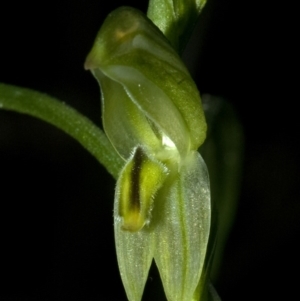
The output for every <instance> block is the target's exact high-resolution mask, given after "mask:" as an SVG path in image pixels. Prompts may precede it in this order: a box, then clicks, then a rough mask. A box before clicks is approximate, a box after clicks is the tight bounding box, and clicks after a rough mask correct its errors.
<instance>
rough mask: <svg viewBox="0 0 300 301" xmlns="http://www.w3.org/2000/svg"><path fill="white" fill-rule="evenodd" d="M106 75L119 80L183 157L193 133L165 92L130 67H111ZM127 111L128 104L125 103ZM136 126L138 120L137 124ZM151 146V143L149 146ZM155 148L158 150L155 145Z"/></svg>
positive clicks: (106, 71)
mask: <svg viewBox="0 0 300 301" xmlns="http://www.w3.org/2000/svg"><path fill="white" fill-rule="evenodd" d="M104 72H105V74H106V75H107V76H108V77H110V78H111V79H113V80H114V81H116V82H118V83H120V84H121V85H122V86H123V88H124V90H125V91H126V92H127V94H128V96H129V97H130V99H131V100H132V102H133V103H134V104H135V105H136V106H137V108H138V109H139V110H140V111H141V113H142V114H143V115H144V116H146V117H147V118H148V119H149V120H151V121H152V123H153V124H154V125H155V126H156V128H157V129H158V130H159V132H160V133H161V136H162V135H166V136H167V137H169V139H170V140H172V141H173V143H174V144H175V145H176V147H177V149H178V151H179V152H180V154H181V155H182V156H185V155H186V153H187V152H188V151H189V148H190V134H189V131H188V128H187V127H186V123H185V121H184V120H183V118H182V115H181V114H180V112H179V111H178V110H177V108H176V106H175V104H174V103H173V102H172V101H171V99H170V98H169V97H168V95H166V93H165V92H164V91H163V90H162V89H160V88H159V87H158V86H156V85H154V84H153V82H152V81H150V80H149V79H148V78H146V77H145V76H144V75H143V74H142V73H141V72H139V71H138V70H136V69H134V68H132V67H127V66H109V67H105V68H104ZM122 108H123V110H124V112H126V110H127V109H126V106H125V105H124V104H123V106H122ZM135 125H136V126H137V127H138V126H139V124H138V123H136V124H135ZM146 146H148V145H146ZM152 151H155V149H154V148H152Z"/></svg>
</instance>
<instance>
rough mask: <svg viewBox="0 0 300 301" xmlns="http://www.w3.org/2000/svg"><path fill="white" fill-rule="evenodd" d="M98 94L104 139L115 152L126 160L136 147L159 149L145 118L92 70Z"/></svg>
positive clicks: (119, 88)
mask: <svg viewBox="0 0 300 301" xmlns="http://www.w3.org/2000/svg"><path fill="white" fill-rule="evenodd" d="M93 73H94V75H95V76H96V77H97V79H98V82H99V84H100V87H101V91H102V119H103V127H104V130H105V133H106V135H107V137H108V138H109V140H110V142H111V143H112V145H113V146H114V147H115V149H116V150H117V152H118V153H119V154H120V155H121V156H122V157H123V158H124V159H125V160H127V159H128V157H129V156H130V154H131V152H132V150H133V149H134V148H135V147H136V146H137V145H147V146H148V147H149V148H150V149H152V150H155V149H159V148H160V146H161V141H160V139H159V137H157V136H156V133H155V132H154V131H153V129H152V127H151V125H150V123H149V122H148V120H147V118H146V116H145V114H143V112H142V111H141V110H140V109H138V107H137V106H136V105H135V104H134V103H133V102H132V100H131V99H130V98H129V96H128V95H127V93H126V91H125V90H124V88H123V87H122V85H120V84H118V83H117V82H115V81H113V80H111V79H110V78H109V77H107V76H105V75H104V74H103V73H102V72H101V71H100V70H97V69H96V70H94V71H93Z"/></svg>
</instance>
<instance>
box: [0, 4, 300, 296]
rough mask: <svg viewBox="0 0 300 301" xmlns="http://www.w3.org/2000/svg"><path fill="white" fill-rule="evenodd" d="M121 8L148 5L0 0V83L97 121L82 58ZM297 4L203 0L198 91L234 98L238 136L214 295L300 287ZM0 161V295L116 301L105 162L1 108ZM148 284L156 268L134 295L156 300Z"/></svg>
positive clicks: (110, 188) (94, 89) (96, 97)
mask: <svg viewBox="0 0 300 301" xmlns="http://www.w3.org/2000/svg"><path fill="white" fill-rule="evenodd" d="M121 5H128V6H134V7H136V8H139V9H141V10H143V11H146V7H147V1H137V0H136V1H134V0H131V1H129V0H128V1H120V0H118V1H115V0H114V1H100V0H98V1H96V0H88V1H84V0H76V1H68V0H60V1H56V0H52V1H48V0H45V1H42V2H38V3H37V2H36V1H31V0H28V1H17V2H9V1H4V2H3V3H2V4H1V15H2V17H1V19H0V33H1V42H0V54H1V59H0V61H1V65H0V66H1V68H0V82H4V83H9V84H14V85H19V86H23V87H28V88H32V89H35V90H38V91H41V92H46V93H48V94H50V95H52V96H55V97H57V98H59V99H61V100H63V101H64V102H66V103H67V104H70V105H72V106H73V107H75V108H76V109H77V110H79V111H80V112H82V113H83V114H85V115H87V116H88V117H89V118H90V119H92V120H93V121H94V122H95V123H96V124H98V125H99V126H101V119H100V94H99V88H98V85H97V83H96V81H95V80H94V79H93V77H92V76H91V75H90V73H89V72H86V71H84V69H83V63H84V60H85V57H86V55H87V53H88V52H89V50H90V48H91V46H92V44H93V40H94V38H95V36H96V33H97V31H98V29H99V28H100V26H101V24H102V22H103V20H104V18H105V16H106V15H107V14H108V13H109V12H110V11H112V10H113V9H115V8H117V7H118V6H121ZM292 11H293V9H292V8H291V7H281V6H278V5H277V4H276V3H275V2H274V1H272V2H271V1H260V2H253V3H250V2H249V1H248V2H245V1H238V0H227V1H225V0H208V5H207V7H206V8H205V10H204V11H203V14H202V17H201V18H202V19H201V21H200V24H199V26H198V31H197V33H196V34H195V37H196V38H195V39H194V40H193V43H194V44H193V45H192V46H193V47H192V48H193V50H194V51H193V52H190V54H189V55H188V57H189V62H188V64H189V66H191V72H192V73H193V74H194V76H195V80H196V83H197V85H198V86H199V89H200V91H201V93H210V94H213V95H217V96H221V97H223V98H225V99H226V100H227V101H228V102H229V103H231V104H232V105H233V107H234V108H235V111H236V113H237V116H238V117H239V119H240V121H241V124H242V126H243V129H244V135H245V154H244V167H243V171H242V178H241V192H240V198H239V204H238V208H237V215H236V219H235V222H234V225H233V229H232V232H231V234H230V237H229V240H228V243H227V245H226V248H225V252H224V258H223V264H222V266H221V270H220V275H219V279H218V280H217V281H216V283H215V285H216V288H217V291H218V292H219V294H220V296H221V297H222V300H223V301H234V300H244V301H247V300H249V301H250V300H277V299H278V300H292V299H294V297H295V296H297V295H298V294H297V285H298V276H297V271H298V268H299V260H298V256H299V247H298V245H297V237H298V238H299V233H300V223H299V216H300V215H299V214H300V203H299V184H298V183H299V178H298V171H299V156H298V154H299V150H300V149H299V145H298V141H297V140H298V139H297V138H298V126H297V122H296V120H297V118H298V116H297V115H298V114H297V110H296V109H294V108H293V106H292V105H293V104H294V103H296V101H294V102H293V100H296V98H297V96H296V95H297V94H292V90H293V86H294V84H295V82H296V81H295V80H293V78H294V77H293V76H290V71H293V70H294V69H295V60H294V56H293V53H292V52H293V51H295V50H294V47H293V46H292V44H293V39H295V38H296V35H293V34H292V32H293V28H294V27H293V24H292V23H293V20H294V18H293V16H292ZM287 67H288V68H287ZM0 158H1V159H0V160H1V161H0V162H1V163H0V164H1V165H0V187H1V196H0V200H1V202H0V206H1V207H0V208H1V209H0V225H1V227H0V229H1V230H0V241H1V243H0V247H1V260H0V275H1V279H2V280H1V283H0V300H3V301H6V300H11V301H17V300H22V301H23V300H42V301H43V300H59V301H60V300H74V301H76V300H88V301H92V300H108V301H111V300H120V301H121V300H124V301H125V300H126V297H125V294H124V290H123V287H122V283H121V280H120V276H119V273H118V267H117V263H116V255H115V249H114V239H113V217H112V208H113V195H114V180H113V179H112V177H111V176H110V175H108V173H107V172H106V170H105V169H104V168H103V167H102V166H100V165H99V164H98V163H97V161H96V160H95V159H94V158H93V157H92V156H91V155H90V154H89V153H87V152H86V151H85V150H84V149H83V148H82V147H81V146H80V145H79V144H78V143H77V142H76V141H74V140H73V139H71V138H70V137H68V136H67V135H65V134H64V133H62V132H61V131H60V130H57V129H56V128H54V127H52V126H50V125H48V124H46V123H44V122H41V121H39V120H36V119H34V118H31V117H28V116H23V115H19V114H16V113H13V112H7V111H0ZM151 273H152V272H151ZM295 275H296V276H295ZM156 278H157V274H156V273H155V271H153V275H151V277H150V279H149V281H148V283H147V293H146V296H145V299H143V300H159V297H157V296H156V290H155V288H152V282H155V280H157V279H156Z"/></svg>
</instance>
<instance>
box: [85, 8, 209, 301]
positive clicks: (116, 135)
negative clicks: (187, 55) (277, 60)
mask: <svg viewBox="0 0 300 301" xmlns="http://www.w3.org/2000/svg"><path fill="white" fill-rule="evenodd" d="M85 68H86V69H90V70H91V71H92V73H93V75H94V76H95V77H96V79H97V80H98V82H99V84H100V87H101V91H102V119H103V126H104V130H105V133H106V135H107V137H108V138H109V140H110V142H111V143H112V145H113V146H114V148H115V149H116V151H117V152H118V153H119V155H120V156H121V157H122V158H123V159H124V167H123V169H122V171H121V172H120V175H119V178H118V181H117V185H116V192H115V202H114V228H115V240H116V250H117V257H118V263H119V268H120V274H121V277H122V281H123V284H124V287H125V290H126V293H127V297H128V299H129V300H130V301H140V300H141V298H142V294H143V290H144V286H145V282H146V280H147V277H148V272H149V268H150V266H151V263H152V261H153V259H154V261H155V263H156V265H157V267H158V270H159V273H160V276H161V279H162V283H163V286H164V290H165V293H166V296H167V299H168V300H169V301H192V300H199V298H200V296H201V294H202V292H201V289H202V288H201V283H202V282H203V276H202V275H203V274H204V273H205V271H204V268H203V267H204V261H205V258H206V252H207V245H208V238H209V233H210V226H211V203H210V188H209V179H208V173H207V169H206V165H205V163H204V161H203V160H202V158H201V156H200V154H199V153H198V152H197V150H198V148H199V147H200V145H201V144H202V143H203V141H204V139H205V135H206V122H205V118H204V114H203V110H202V106H201V99H200V96H199V92H198V90H197V87H196V85H195V83H194V82H193V80H192V78H191V76H190V74H189V72H188V71H187V69H186V67H185V66H184V64H183V62H182V61H181V59H180V57H179V56H178V54H177V53H176V51H175V50H174V49H173V48H172V47H171V46H170V44H169V42H168V41H167V39H166V38H165V36H164V35H163V34H162V33H161V32H160V31H159V29H158V28H157V27H156V26H155V25H154V24H153V23H152V22H151V21H150V20H149V19H148V18H147V17H146V16H145V15H144V14H143V13H141V12H140V11H138V10H136V9H133V8H129V7H122V8H119V9H117V10H115V11H114V12H112V13H111V14H110V15H109V16H108V17H107V19H106V20H105V22H104V24H103V26H102V28H101V29H100V31H99V33H98V35H97V37H96V40H95V44H94V46H93V48H92V50H91V52H90V53H89V55H88V57H87V59H86V63H85ZM201 277H202V278H201ZM200 279H202V280H201V281H200Z"/></svg>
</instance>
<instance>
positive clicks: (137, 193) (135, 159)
mask: <svg viewBox="0 0 300 301" xmlns="http://www.w3.org/2000/svg"><path fill="white" fill-rule="evenodd" d="M167 175H168V169H167V168H166V167H165V166H164V165H163V164H162V163H161V162H159V161H157V160H155V159H153V158H151V156H148V154H147V153H146V151H145V150H144V149H143V148H142V147H140V146H138V147H136V148H135V150H134V152H133V154H132V156H131V158H130V159H129V160H128V162H127V164H126V165H125V167H124V168H123V170H122V172H121V175H120V177H119V180H118V182H117V188H116V198H117V200H118V204H119V216H120V218H121V219H122V228H123V230H128V231H138V230H140V229H142V228H143V227H144V225H145V224H147V223H148V222H149V220H150V215H151V210H152V207H153V199H154V197H155V194H156V192H157V191H158V190H159V188H160V187H161V186H162V184H163V182H164V180H165V178H166V176H167Z"/></svg>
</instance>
